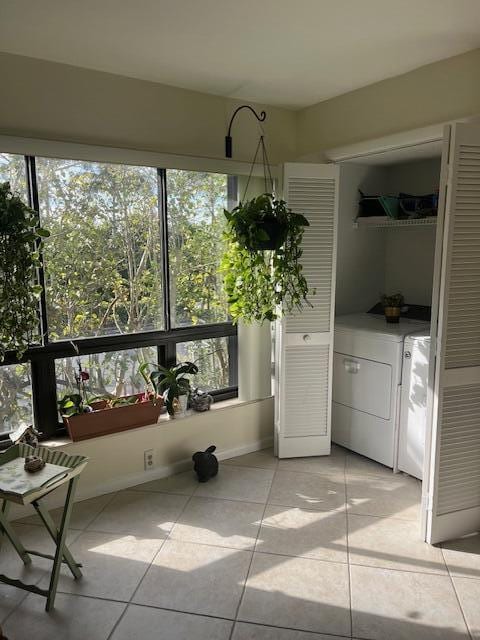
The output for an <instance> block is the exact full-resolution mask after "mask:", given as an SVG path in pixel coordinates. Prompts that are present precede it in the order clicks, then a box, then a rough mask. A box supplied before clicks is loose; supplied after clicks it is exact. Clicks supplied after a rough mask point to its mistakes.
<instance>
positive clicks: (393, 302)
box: [380, 292, 404, 307]
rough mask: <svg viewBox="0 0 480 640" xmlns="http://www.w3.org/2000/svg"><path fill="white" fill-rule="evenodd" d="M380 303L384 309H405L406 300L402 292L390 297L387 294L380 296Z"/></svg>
mask: <svg viewBox="0 0 480 640" xmlns="http://www.w3.org/2000/svg"><path fill="white" fill-rule="evenodd" d="M380 301H381V303H382V306H383V307H403V304H404V298H403V295H402V294H401V293H400V292H399V293H393V294H392V295H389V296H387V295H386V294H385V293H382V295H381V296H380Z"/></svg>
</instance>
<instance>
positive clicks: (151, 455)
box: [143, 449, 155, 471]
mask: <svg viewBox="0 0 480 640" xmlns="http://www.w3.org/2000/svg"><path fill="white" fill-rule="evenodd" d="M143 462H144V467H145V471H150V470H151V469H153V468H154V466H155V451H154V450H153V449H147V450H146V451H144V452H143Z"/></svg>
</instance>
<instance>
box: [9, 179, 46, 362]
mask: <svg viewBox="0 0 480 640" xmlns="http://www.w3.org/2000/svg"><path fill="white" fill-rule="evenodd" d="M49 235H50V234H49V232H48V231H47V230H46V229H42V228H41V227H39V226H38V215H37V213H36V212H35V211H34V210H33V209H31V208H30V207H28V206H27V205H26V204H25V203H24V202H23V201H22V199H21V198H20V197H19V196H17V195H15V194H14V193H13V192H12V190H11V189H10V183H9V182H4V183H3V184H0V362H1V361H2V360H3V359H4V357H5V353H6V352H7V351H14V352H15V353H16V354H17V356H18V357H21V356H22V355H23V353H24V352H25V351H26V349H27V348H28V346H29V345H30V344H31V343H32V342H33V341H34V340H35V339H37V338H38V335H37V332H38V309H39V307H38V299H39V296H40V294H41V292H42V287H41V285H39V284H38V283H37V282H36V273H37V267H39V266H40V257H39V250H40V244H41V242H42V240H43V238H47V237H48V236H49Z"/></svg>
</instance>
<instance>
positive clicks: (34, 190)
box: [25, 156, 49, 345]
mask: <svg viewBox="0 0 480 640" xmlns="http://www.w3.org/2000/svg"><path fill="white" fill-rule="evenodd" d="M25 166H26V171H27V186H28V199H29V204H30V207H31V208H32V209H34V211H36V212H37V215H38V221H39V224H40V223H41V220H40V200H39V197H38V183H37V167H36V162H35V158H34V156H25ZM38 244H40V243H38ZM37 279H38V284H40V285H41V287H42V293H41V294H40V304H39V319H40V337H41V343H42V345H47V344H48V342H49V340H48V318H47V298H46V293H45V269H44V264H43V253H42V252H41V251H40V267H39V268H38V269H37Z"/></svg>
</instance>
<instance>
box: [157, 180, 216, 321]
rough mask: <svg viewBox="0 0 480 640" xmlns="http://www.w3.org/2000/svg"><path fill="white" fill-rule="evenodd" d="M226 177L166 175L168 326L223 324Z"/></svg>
mask: <svg viewBox="0 0 480 640" xmlns="http://www.w3.org/2000/svg"><path fill="white" fill-rule="evenodd" d="M227 200H228V183H227V176H225V175H221V174H217V173H194V172H192V171H167V202H168V212H169V216H168V222H169V240H170V242H169V249H170V292H171V300H172V326H174V327H184V326H188V325H195V324H211V323H212V322H225V321H226V320H227V319H228V307H227V301H226V297H225V294H224V292H223V287H222V278H221V277H220V274H219V271H218V265H219V262H220V258H221V255H222V252H223V249H224V242H223V231H224V229H225V216H224V214H223V210H224V209H225V208H226V207H227Z"/></svg>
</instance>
